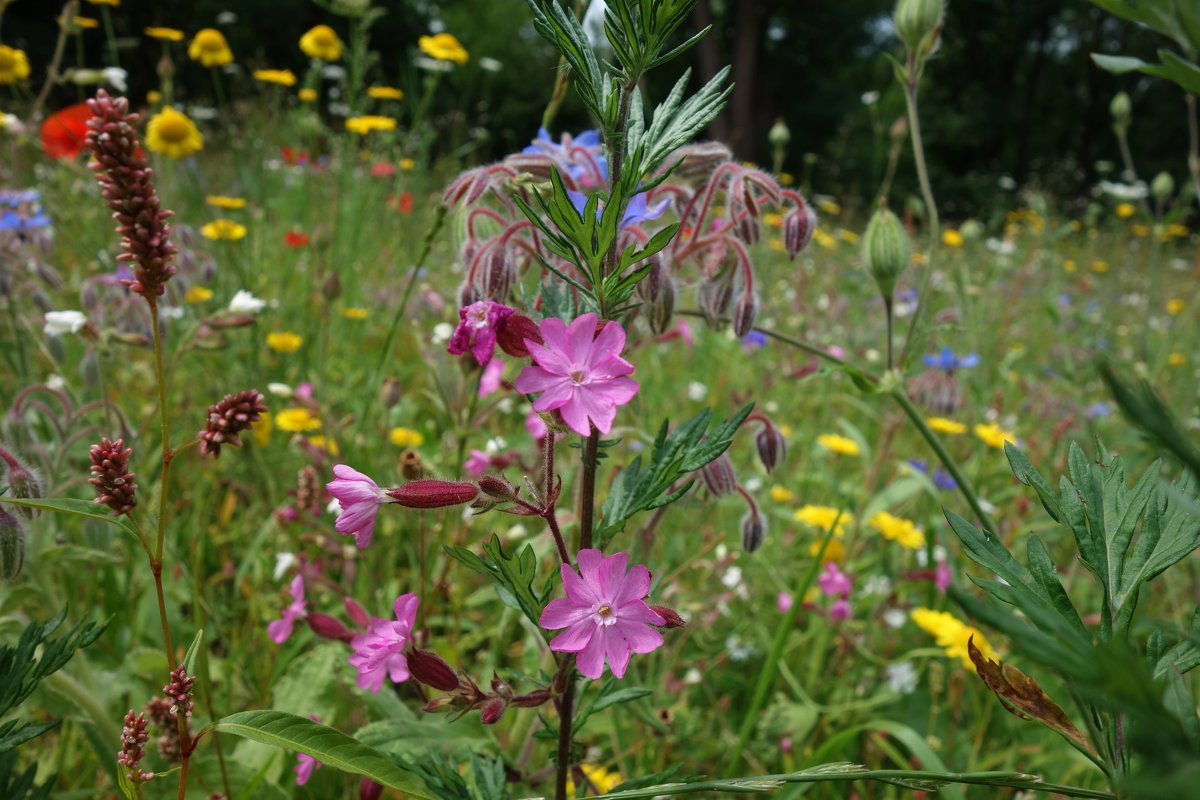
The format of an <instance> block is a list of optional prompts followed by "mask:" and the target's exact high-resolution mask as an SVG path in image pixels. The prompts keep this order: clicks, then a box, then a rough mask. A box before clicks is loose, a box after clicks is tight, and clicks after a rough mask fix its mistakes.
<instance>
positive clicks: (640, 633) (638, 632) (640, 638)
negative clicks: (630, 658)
mask: <svg viewBox="0 0 1200 800" xmlns="http://www.w3.org/2000/svg"><path fill="white" fill-rule="evenodd" d="M614 627H616V626H614ZM621 631H622V632H623V633H624V634H625V641H626V643H627V645H628V646H629V648H630V649H631V650H633V652H635V653H651V652H653V651H655V650H657V649H658V648H660V647H662V643H663V638H662V634H661V633H659V632H658V631H656V630H655V629H654V628H651V627H650V626H649V625H622V626H621ZM617 677H620V676H619V675H618V676H617Z"/></svg>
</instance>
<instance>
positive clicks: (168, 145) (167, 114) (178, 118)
mask: <svg viewBox="0 0 1200 800" xmlns="http://www.w3.org/2000/svg"><path fill="white" fill-rule="evenodd" d="M146 147H147V148H149V149H150V150H151V151H152V152H155V153H162V154H163V155H164V156H168V157H169V158H187V157H188V156H190V155H194V154H195V153H198V152H199V151H200V149H201V148H202V147H204V137H203V136H201V135H200V130H199V129H198V128H197V127H196V123H194V122H192V121H191V119H189V118H188V116H187V115H186V114H181V113H179V112H178V111H176V110H175V109H173V108H171V107H170V106H167V107H166V108H164V109H163V110H162V111H160V112H158V113H157V114H155V115H154V116H153V117H151V118H150V122H149V123H148V124H147V125H146Z"/></svg>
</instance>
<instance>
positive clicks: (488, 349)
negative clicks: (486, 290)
mask: <svg viewBox="0 0 1200 800" xmlns="http://www.w3.org/2000/svg"><path fill="white" fill-rule="evenodd" d="M514 313H516V309H513V308H509V307H508V306H506V305H502V304H500V303H497V302H496V301H494V300H480V301H479V302H478V303H471V304H470V305H469V306H463V307H462V308H460V309H459V310H458V319H459V322H458V327H456V328H455V329H454V334H453V335H452V336H451V337H450V341H449V342H448V343H447V344H446V351H447V352H448V353H450V355H454V356H460V355H462V354H463V353H466V352H470V353H471V355H473V356H475V360H476V361H477V362H479V366H481V367H482V366H485V365H487V363H488V362H489V361H491V360H492V354H493V353H495V352H496V336H497V333H498V330H499V328H500V327H501V326H503V325H504V323H505V322H507V321H508V318H509V317H511V316H512V315H513V314H514Z"/></svg>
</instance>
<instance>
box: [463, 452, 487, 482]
mask: <svg viewBox="0 0 1200 800" xmlns="http://www.w3.org/2000/svg"><path fill="white" fill-rule="evenodd" d="M491 466H492V457H491V456H489V455H488V454H487V453H485V452H483V451H482V450H472V451H471V455H470V456H469V457H468V458H467V460H466V461H464V462H463V470H464V471H465V472H466V473H467V474H468V475H470V476H471V477H472V478H478V477H479V476H480V475H482V474H483V473H485V472H487V471H488V469H489V468H490V467H491Z"/></svg>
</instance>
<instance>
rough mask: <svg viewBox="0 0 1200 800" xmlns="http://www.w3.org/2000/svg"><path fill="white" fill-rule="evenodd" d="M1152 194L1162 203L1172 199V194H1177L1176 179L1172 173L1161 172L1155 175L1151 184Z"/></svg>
mask: <svg viewBox="0 0 1200 800" xmlns="http://www.w3.org/2000/svg"><path fill="white" fill-rule="evenodd" d="M1150 194H1152V195H1154V199H1155V200H1157V201H1158V202H1160V203H1165V202H1167V200H1169V199H1171V195H1173V194H1175V179H1174V178H1172V177H1171V173H1169V172H1160V173H1158V174H1157V175H1155V176H1154V181H1153V182H1152V183H1151V184H1150Z"/></svg>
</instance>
